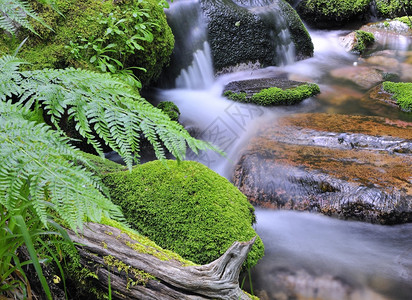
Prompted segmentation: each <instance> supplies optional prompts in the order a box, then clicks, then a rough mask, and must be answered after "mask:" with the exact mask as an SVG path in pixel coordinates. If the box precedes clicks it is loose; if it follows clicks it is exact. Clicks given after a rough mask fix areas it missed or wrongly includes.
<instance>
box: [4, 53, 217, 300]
mask: <svg viewBox="0 0 412 300" xmlns="http://www.w3.org/2000/svg"><path fill="white" fill-rule="evenodd" d="M24 63H25V62H24V61H22V60H20V59H18V58H16V57H13V56H4V57H2V58H0V100H1V101H0V144H1V146H2V151H1V152H0V164H1V166H2V168H1V169H0V212H1V213H2V218H1V221H0V255H1V258H2V259H1V261H0V274H1V276H0V289H1V290H3V291H5V290H8V291H10V290H16V289H19V290H20V291H21V294H23V295H24V294H26V295H27V294H28V293H29V286H28V284H27V278H26V277H25V275H24V271H23V269H22V266H24V265H25V264H29V263H32V264H33V266H34V267H35V269H36V272H37V274H38V276H39V278H40V281H41V284H42V287H43V289H44V291H45V293H46V295H47V297H48V298H49V299H51V297H52V296H51V293H50V290H49V288H48V286H47V281H46V280H45V278H44V276H43V274H42V266H41V265H42V263H41V262H43V261H44V259H46V260H47V261H50V260H54V261H55V262H56V264H57V266H58V267H59V269H60V270H62V269H61V267H60V264H59V260H58V259H57V255H56V252H55V250H53V249H54V248H53V246H55V244H56V242H53V243H52V245H48V244H47V243H46V242H45V241H44V240H43V238H42V237H44V236H54V235H59V236H62V237H66V238H67V240H69V239H68V237H67V234H66V232H65V230H64V229H63V228H62V227H60V225H58V224H64V225H65V227H68V228H70V229H72V230H74V231H77V230H78V229H81V228H82V224H83V222H84V221H85V220H91V221H95V222H98V221H99V220H100V219H101V218H102V217H109V218H114V219H118V220H123V218H122V213H121V211H120V209H119V208H118V207H117V206H116V205H114V204H113V203H112V202H111V201H110V199H109V197H108V196H107V193H106V192H105V188H104V187H103V186H102V185H101V183H100V180H99V178H97V177H95V176H94V175H93V173H92V172H90V171H87V170H86V169H85V168H84V167H81V166H79V165H76V164H75V162H77V161H80V162H81V165H86V166H88V167H91V165H90V164H88V162H87V160H86V159H84V157H83V156H82V154H81V153H80V152H79V151H78V150H76V149H75V148H74V147H73V146H70V145H69V143H68V142H69V139H68V138H67V137H65V136H64V134H63V132H62V131H61V130H59V121H60V120H61V118H62V116H63V115H64V114H65V113H67V115H68V116H69V118H72V119H74V120H75V123H76V130H77V131H78V132H79V133H80V134H81V135H82V136H83V137H85V138H86V139H87V140H88V141H89V143H91V144H92V145H93V146H94V147H95V149H96V150H97V151H98V152H100V153H102V149H101V145H100V142H99V140H98V139H97V137H100V138H101V139H103V140H104V141H105V142H106V143H107V144H108V145H110V147H112V148H113V149H114V150H116V151H118V152H119V153H120V154H121V155H122V156H123V158H124V160H125V161H126V163H127V165H128V166H129V168H131V166H132V163H133V161H134V160H137V158H138V152H139V141H140V139H141V136H143V137H145V138H146V139H147V140H148V141H149V142H151V143H152V145H153V147H154V150H155V153H156V155H157V157H158V158H159V159H164V158H165V153H164V151H165V150H164V146H165V147H166V148H167V149H168V150H169V151H170V152H171V153H172V154H173V155H175V157H176V158H177V159H178V160H182V159H183V158H184V157H185V154H186V148H187V146H188V147H190V148H191V149H192V150H193V151H195V152H198V151H199V150H201V149H207V148H213V147H211V146H210V145H209V144H207V143H205V142H202V141H199V140H196V139H194V138H192V137H191V136H190V135H189V134H188V133H187V131H185V129H184V128H183V127H182V126H181V125H179V124H178V123H176V122H172V121H171V120H170V119H169V117H167V116H166V115H164V114H163V113H162V112H161V110H159V109H156V108H154V107H153V106H151V105H150V104H149V103H148V102H146V101H145V100H144V99H143V98H141V97H140V95H139V94H138V93H137V92H136V90H135V89H133V88H131V87H130V86H129V85H128V84H127V83H125V82H123V81H121V80H120V79H116V78H113V77H112V76H111V75H110V74H100V73H94V72H91V71H83V70H75V69H65V70H53V69H50V70H38V71H20V70H19V67H20V66H21V65H22V64H24ZM43 111H44V112H45V113H46V114H48V115H49V117H50V120H51V122H52V124H53V125H54V126H55V127H56V128H57V130H52V128H51V127H50V126H48V125H46V124H44V123H43V122H41V118H42V114H41V113H42V112H43ZM50 229H52V230H50ZM64 240H66V239H64ZM22 245H24V246H25V247H26V248H27V250H28V252H29V255H30V261H26V262H20V260H19V257H18V255H17V254H16V251H17V249H18V248H19V247H21V246H22ZM61 273H62V274H61V276H62V277H63V272H61Z"/></svg>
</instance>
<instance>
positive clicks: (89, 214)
mask: <svg viewBox="0 0 412 300" xmlns="http://www.w3.org/2000/svg"><path fill="white" fill-rule="evenodd" d="M36 119H37V118H36V115H35V113H33V112H32V111H30V110H29V109H28V108H24V107H22V106H21V105H15V104H11V103H10V102H4V101H0V144H1V146H2V151H1V152H0V163H1V166H2V168H1V170H0V211H1V212H2V219H1V222H0V225H1V226H0V228H1V230H0V256H1V257H2V259H1V261H0V274H1V276H0V290H3V291H5V290H10V289H16V288H22V287H24V286H27V279H26V278H25V275H24V271H23V270H22V266H23V265H24V264H27V263H32V264H33V266H34V268H35V270H36V272H37V274H38V275H39V279H40V282H41V284H42V286H43V289H44V291H45V293H46V295H47V296H48V297H49V298H51V294H50V290H49V288H48V286H47V282H46V280H45V278H44V276H43V275H42V268H41V265H40V259H39V257H38V256H39V255H41V253H43V252H44V253H48V254H47V255H46V256H44V257H43V259H44V258H45V257H47V258H50V257H51V258H52V259H53V260H54V261H55V262H56V263H57V265H58V266H59V261H58V260H57V258H55V257H54V258H53V256H55V255H54V254H53V250H52V249H51V248H50V247H49V246H48V245H47V244H46V243H45V242H44V241H43V240H42V237H43V236H46V235H48V236H50V235H59V236H63V237H65V241H66V242H68V241H70V239H69V238H68V236H67V234H66V233H65V231H64V230H63V228H62V227H60V225H58V223H64V224H65V226H67V227H68V228H71V229H72V230H74V231H77V230H78V228H81V227H82V224H83V221H85V220H93V221H95V222H98V221H99V220H100V219H101V217H102V216H103V215H105V216H107V217H111V218H115V219H119V220H122V213H121V211H120V209H119V208H118V207H117V206H116V205H114V204H113V203H112V202H111V201H110V200H109V198H108V197H107V196H106V194H105V192H104V189H103V187H102V185H101V184H100V180H99V179H98V178H96V177H95V176H94V175H93V173H91V172H89V171H86V169H84V168H82V167H79V166H76V165H74V163H73V162H74V161H76V160H81V161H83V162H85V160H84V158H83V157H82V155H81V154H80V152H79V151H77V150H75V149H74V148H73V147H72V146H70V145H69V144H68V143H67V138H64V137H62V136H61V135H60V134H59V133H58V132H56V131H54V130H51V128H50V127H49V126H47V125H45V124H44V123H38V122H36V121H35V120H36ZM85 163H86V162H85ZM56 221H57V223H56ZM45 228H46V229H45ZM48 228H53V229H54V231H49V230H48ZM39 244H40V247H36V246H35V245H39ZM54 244H56V242H54ZM22 245H25V247H26V248H27V251H28V253H29V255H30V258H31V260H30V261H28V262H24V263H21V262H20V260H19V258H18V256H17V255H16V252H17V249H18V248H19V247H20V246H22ZM60 269H61V267H60ZM16 276H17V277H16ZM61 276H62V277H63V278H64V275H63V272H62V274H61ZM19 278H20V279H19ZM22 282H25V285H23V284H22ZM26 293H27V291H26Z"/></svg>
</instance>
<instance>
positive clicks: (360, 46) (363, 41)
mask: <svg viewBox="0 0 412 300" xmlns="http://www.w3.org/2000/svg"><path fill="white" fill-rule="evenodd" d="M355 32H356V44H355V46H354V47H353V51H355V52H359V53H361V54H362V53H363V52H365V50H366V48H367V47H369V46H370V45H372V44H373V43H374V42H375V37H374V35H373V34H372V33H370V32H366V31H363V30H356V31H355Z"/></svg>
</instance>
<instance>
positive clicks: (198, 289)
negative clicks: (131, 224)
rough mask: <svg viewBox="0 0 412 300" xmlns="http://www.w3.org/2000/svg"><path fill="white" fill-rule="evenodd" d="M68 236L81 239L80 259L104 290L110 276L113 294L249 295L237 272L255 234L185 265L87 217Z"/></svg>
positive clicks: (154, 296)
mask: <svg viewBox="0 0 412 300" xmlns="http://www.w3.org/2000/svg"><path fill="white" fill-rule="evenodd" d="M70 236H71V238H72V239H73V241H74V242H76V243H79V244H81V246H79V253H80V256H81V262H82V265H83V266H84V267H88V268H90V266H94V269H93V270H91V271H92V272H94V273H95V274H96V277H97V278H98V281H97V282H98V284H99V285H100V286H99V288H101V289H102V290H105V291H107V292H108V289H109V282H110V288H111V294H112V298H113V299H165V300H167V299H250V297H249V296H248V295H247V294H246V293H245V292H243V291H242V290H241V289H240V287H239V283H238V278H239V272H240V269H241V266H242V264H243V262H244V260H245V259H246V257H247V255H248V253H249V251H250V249H251V248H252V245H253V243H254V241H255V238H253V239H252V240H251V241H249V242H243V243H239V242H235V243H234V244H233V245H232V246H231V247H230V248H229V249H228V250H227V251H226V252H225V253H224V254H223V255H222V256H221V257H220V258H218V259H217V260H215V261H213V262H212V263H210V264H207V265H189V266H188V265H187V263H186V262H185V261H182V260H180V259H178V258H173V257H170V256H168V254H167V253H166V254H165V253H162V250H159V248H154V247H151V246H147V245H144V244H141V243H140V242H138V241H136V240H135V239H132V238H131V237H130V236H129V235H128V234H126V233H125V232H122V231H121V230H119V229H117V228H114V227H111V226H107V225H102V224H95V223H88V224H86V226H85V228H84V230H83V232H82V234H81V235H76V234H74V233H71V234H70ZM136 245H138V246H139V247H137V246H136ZM136 249H138V250H136Z"/></svg>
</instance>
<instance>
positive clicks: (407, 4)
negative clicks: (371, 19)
mask: <svg viewBox="0 0 412 300" xmlns="http://www.w3.org/2000/svg"><path fill="white" fill-rule="evenodd" d="M376 10H377V12H378V14H379V16H381V17H385V18H394V17H400V16H404V15H405V14H408V15H410V14H412V2H411V1H409V0H376Z"/></svg>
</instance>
